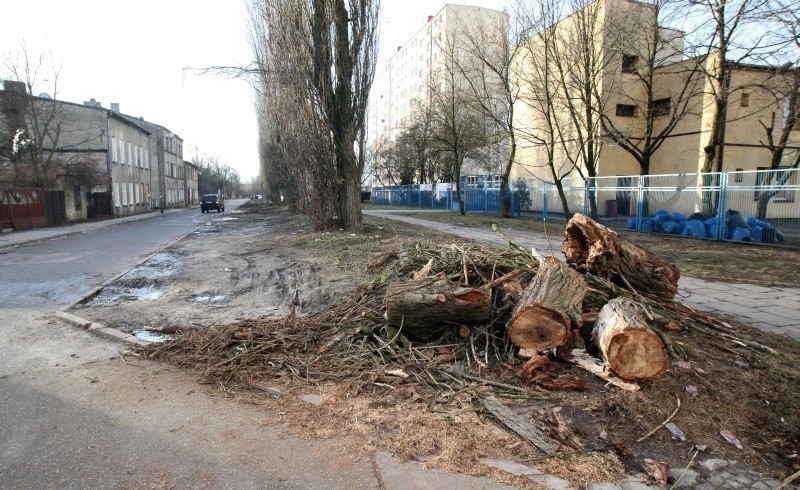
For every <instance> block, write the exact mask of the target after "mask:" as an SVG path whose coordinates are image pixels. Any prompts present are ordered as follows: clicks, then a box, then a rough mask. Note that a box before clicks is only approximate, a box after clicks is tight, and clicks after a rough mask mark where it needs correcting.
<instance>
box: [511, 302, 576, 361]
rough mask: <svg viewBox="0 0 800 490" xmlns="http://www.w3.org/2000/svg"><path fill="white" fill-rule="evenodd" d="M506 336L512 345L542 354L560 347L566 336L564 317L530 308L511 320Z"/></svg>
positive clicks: (553, 312) (549, 311)
mask: <svg viewBox="0 0 800 490" xmlns="http://www.w3.org/2000/svg"><path fill="white" fill-rule="evenodd" d="M508 334H509V337H511V341H512V342H514V345H516V346H518V347H520V348H522V349H530V350H532V351H535V352H542V351H544V350H547V349H552V348H553V347H558V346H559V345H561V344H562V343H563V342H564V339H565V338H566V336H567V327H566V322H565V321H564V317H563V316H562V315H561V314H560V313H558V312H557V311H553V310H550V309H548V308H542V307H540V306H532V307H530V308H526V309H524V310H522V311H520V312H519V313H517V315H516V316H515V317H514V318H512V320H511V322H510V328H509V332H508Z"/></svg>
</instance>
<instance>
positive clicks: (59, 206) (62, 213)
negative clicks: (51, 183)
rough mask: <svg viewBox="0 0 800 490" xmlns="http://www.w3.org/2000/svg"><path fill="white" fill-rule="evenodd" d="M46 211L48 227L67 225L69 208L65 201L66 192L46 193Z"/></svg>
mask: <svg viewBox="0 0 800 490" xmlns="http://www.w3.org/2000/svg"><path fill="white" fill-rule="evenodd" d="M44 211H45V218H46V220H47V226H58V225H63V224H64V223H66V222H67V206H66V203H65V201H64V191H44Z"/></svg>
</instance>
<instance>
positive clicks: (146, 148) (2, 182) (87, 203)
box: [0, 81, 197, 224]
mask: <svg viewBox="0 0 800 490" xmlns="http://www.w3.org/2000/svg"><path fill="white" fill-rule="evenodd" d="M1 88H2V90H0V187H6V188H10V187H38V188H42V189H43V190H44V191H45V194H48V197H51V200H52V196H54V195H55V196H57V197H58V196H60V197H58V200H59V201H63V206H62V205H60V204H59V203H58V202H56V203H51V204H50V205H51V207H54V208H55V209H57V210H58V211H59V212H60V213H61V214H62V216H61V217H60V218H57V219H56V223H51V224H57V223H58V222H63V221H67V222H69V221H76V220H82V219H88V218H92V217H94V216H98V215H112V216H127V215H132V214H138V213H143V212H147V211H151V210H153V209H158V208H172V207H184V206H188V205H190V204H193V203H195V202H196V201H197V168H196V167H194V165H192V164H190V163H189V162H184V160H183V140H181V138H180V137H178V136H177V135H176V134H174V133H173V132H172V131H170V130H168V129H166V128H165V127H163V126H160V125H158V124H154V123H151V122H148V121H145V120H144V119H142V118H134V117H131V116H128V115H125V114H121V113H120V111H119V104H116V103H112V104H111V107H110V108H104V107H103V106H102V104H101V103H100V102H98V101H96V100H94V99H90V100H88V101H85V102H84V103H83V104H76V103H72V102H65V101H61V100H57V99H53V98H51V97H50V96H48V95H47V94H41V95H40V96H33V95H30V94H28V93H27V90H26V87H25V84H23V83H20V82H13V81H5V82H3V83H2V86H1Z"/></svg>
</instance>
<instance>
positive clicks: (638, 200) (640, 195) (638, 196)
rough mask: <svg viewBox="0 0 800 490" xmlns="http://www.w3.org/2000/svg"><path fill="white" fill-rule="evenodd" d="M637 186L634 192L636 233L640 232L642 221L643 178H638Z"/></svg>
mask: <svg viewBox="0 0 800 490" xmlns="http://www.w3.org/2000/svg"><path fill="white" fill-rule="evenodd" d="M638 180H639V184H638V188H637V192H636V231H637V232H640V231H642V219H644V216H642V215H643V214H644V200H645V199H646V197H645V188H644V176H642V175H640V176H639V179H638Z"/></svg>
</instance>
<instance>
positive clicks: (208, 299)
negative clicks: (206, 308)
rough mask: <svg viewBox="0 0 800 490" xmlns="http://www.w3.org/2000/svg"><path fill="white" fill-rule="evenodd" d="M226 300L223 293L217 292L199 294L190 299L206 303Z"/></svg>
mask: <svg viewBox="0 0 800 490" xmlns="http://www.w3.org/2000/svg"><path fill="white" fill-rule="evenodd" d="M227 300H228V298H227V297H226V296H225V295H224V294H217V295H214V296H206V295H200V296H195V297H194V298H192V301H195V302H197V303H208V304H216V303H224V302H226V301H227Z"/></svg>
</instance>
